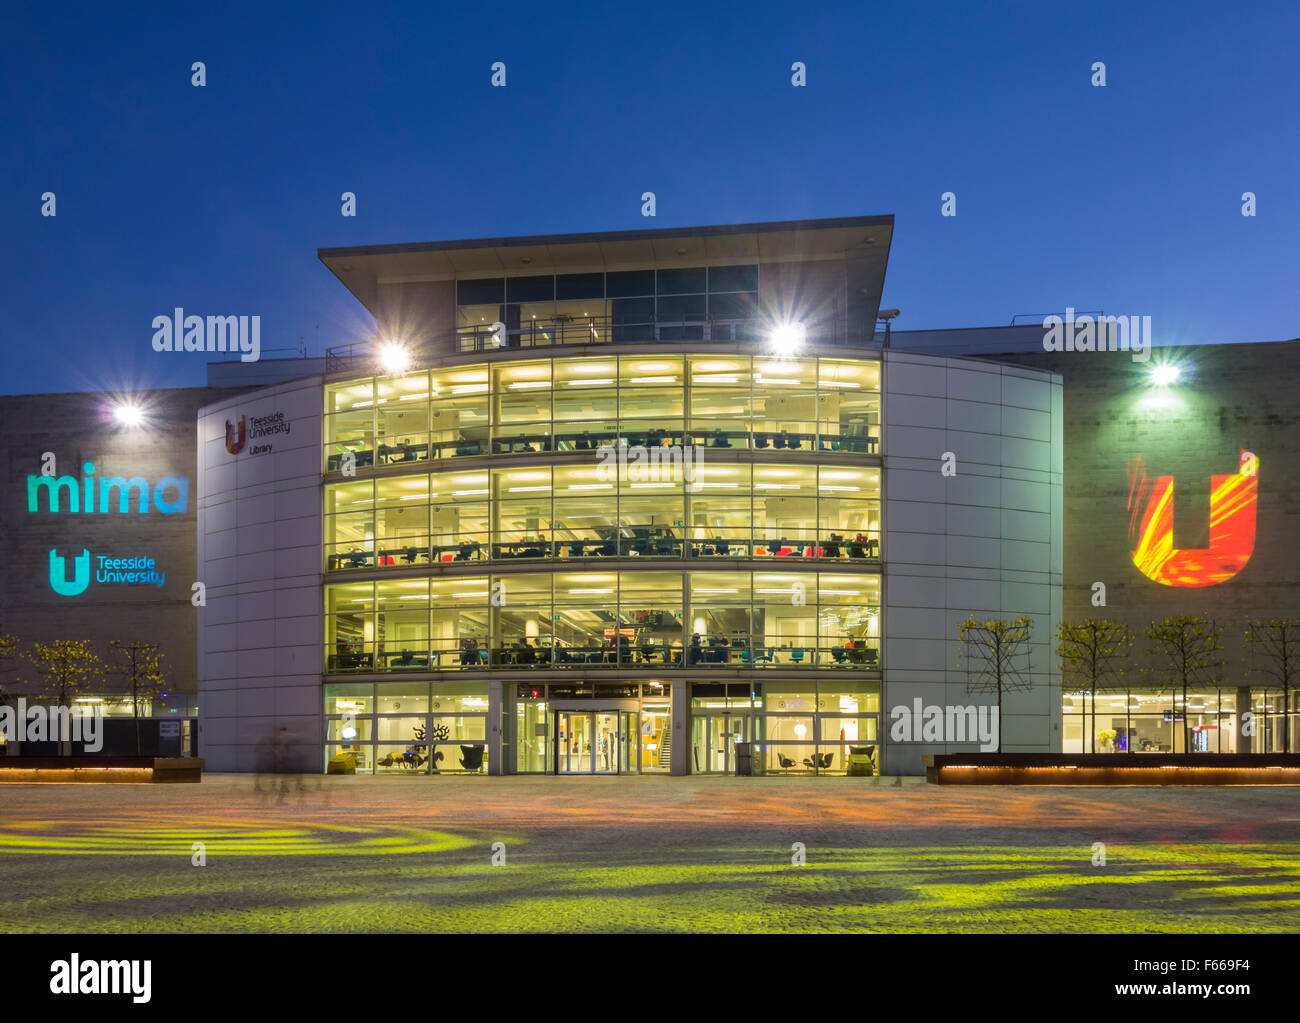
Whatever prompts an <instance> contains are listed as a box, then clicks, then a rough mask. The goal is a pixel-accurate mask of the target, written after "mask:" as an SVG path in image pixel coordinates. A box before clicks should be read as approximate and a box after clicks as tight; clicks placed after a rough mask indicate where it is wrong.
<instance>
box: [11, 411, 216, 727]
mask: <svg viewBox="0 0 1300 1023" xmlns="http://www.w3.org/2000/svg"><path fill="white" fill-rule="evenodd" d="M229 393H230V392H228V391H213V390H208V389H203V388H193V389H189V388H186V389H177V390H165V391H155V392H152V393H150V394H148V395H147V396H144V397H143V398H142V404H143V405H144V407H145V408H146V409H147V422H146V423H145V425H144V426H142V427H141V428H137V429H125V428H122V427H120V426H118V425H117V424H116V423H114V422H113V420H112V418H111V415H110V414H109V408H110V402H111V400H112V396H111V395H108V394H99V393H81V394H38V395H22V396H16V397H5V398H0V436H3V437H4V445H3V447H0V480H2V481H3V490H4V493H3V496H0V556H2V557H3V565H4V571H3V577H2V579H3V582H2V583H0V632H6V633H12V634H15V635H16V636H17V637H18V638H19V640H20V641H22V643H23V644H24V645H25V644H28V643H30V642H32V641H33V640H40V641H42V642H49V641H51V640H55V639H81V640H87V641H89V642H90V643H92V644H93V645H94V646H95V648H96V649H97V650H98V651H99V653H100V654H101V656H107V655H108V643H109V641H110V640H115V639H116V640H121V641H122V642H125V643H130V642H132V641H136V640H138V641H140V642H142V643H156V644H158V645H159V647H160V649H161V650H162V653H163V659H164V660H163V663H164V667H165V668H166V669H167V670H168V673H169V679H170V681H171V684H172V691H174V692H175V693H179V694H184V695H186V696H188V697H189V698H190V702H191V703H192V701H193V696H194V693H195V676H194V656H193V651H194V642H195V634H196V623H195V619H196V614H195V609H194V607H193V606H192V605H191V604H190V592H191V590H190V587H191V585H192V584H193V582H194V581H195V580H196V579H197V578H198V576H197V574H196V545H195V511H196V507H197V493H196V490H197V485H198V478H197V472H196V469H195V457H194V446H193V441H192V438H193V436H194V434H193V430H194V417H195V415H196V413H197V411H198V409H199V407H200V406H201V405H202V404H204V403H205V402H209V401H212V400H213V399H214V398H218V397H221V396H222V395H224V394H229ZM45 452H51V453H53V455H54V459H55V465H54V468H55V474H56V475H58V476H71V477H73V478H75V479H76V480H77V481H78V483H79V485H80V487H79V509H80V508H84V501H85V496H84V495H85V488H84V476H83V471H82V467H83V465H84V464H85V463H87V462H90V463H92V464H93V465H94V466H95V470H94V480H95V486H94V492H95V498H96V508H97V510H96V511H95V512H91V513H87V512H85V511H84V510H79V511H78V512H76V513H73V512H70V511H69V510H67V509H68V503H67V498H66V491H65V492H64V493H63V494H61V495H60V502H61V503H60V507H61V508H62V509H63V510H61V511H59V512H57V513H51V512H50V511H49V510H48V504H47V497H46V495H45V494H44V493H41V494H40V500H39V504H38V510H37V511H35V512H30V511H28V503H27V477H28V476H29V475H39V474H40V473H41V468H42V463H43V459H42V456H43V454H44V453H45ZM109 476H123V477H126V478H130V477H132V476H143V477H144V478H145V479H147V480H148V481H149V483H150V485H151V489H150V499H149V505H148V508H149V510H148V512H147V513H145V514H139V513H138V511H137V509H138V503H137V495H138V490H135V491H133V492H132V498H131V502H130V505H129V507H130V508H131V511H130V512H128V513H127V514H122V513H121V512H120V511H119V510H117V509H118V505H117V503H116V502H117V493H116V491H114V492H113V500H114V504H113V508H114V510H113V511H111V512H104V511H103V510H102V509H100V508H99V505H100V503H101V498H102V491H101V487H100V484H101V483H102V481H103V479H104V478H105V477H109ZM163 476H176V477H181V478H185V479H188V480H189V494H188V508H187V510H186V511H184V512H181V511H177V512H174V513H172V514H162V513H160V512H159V511H158V510H157V508H156V507H155V506H154V504H153V493H152V487H153V485H155V484H157V482H158V481H159V480H160V479H161V478H162V477H163ZM176 496H177V494H176V491H174V490H169V491H168V497H169V499H174V498H175V497H176ZM52 549H53V550H55V551H56V552H57V553H58V555H59V556H60V557H62V558H64V559H65V560H66V568H67V570H68V572H69V573H71V572H72V570H73V567H74V562H73V559H74V558H76V557H77V556H79V555H80V554H81V552H82V551H83V550H86V551H89V552H90V554H91V565H92V569H93V568H94V567H96V566H97V565H98V562H97V561H96V559H97V558H98V557H99V556H101V555H102V556H105V557H114V558H129V557H141V556H142V557H149V558H153V559H154V561H155V562H156V565H157V569H158V570H159V571H160V572H161V573H162V574H163V577H164V578H163V585H162V586H161V587H159V586H155V585H152V584H121V583H118V584H100V583H98V582H96V581H95V580H94V577H93V575H92V578H91V582H90V584H89V585H88V587H87V588H86V590H85V591H84V592H83V593H80V594H77V595H74V596H61V595H59V594H58V593H56V592H55V591H54V589H53V587H52V586H51V585H50V572H49V567H50V562H49V552H50V550H52ZM20 667H24V666H21V665H20V664H18V663H8V664H3V665H0V687H3V688H4V689H6V690H7V691H8V692H10V693H18V694H23V693H27V692H30V690H29V689H28V688H27V687H25V686H22V685H19V684H18V676H19V675H24V676H25V677H30V671H26V672H21V671H19V668H20ZM121 686H122V683H121V681H120V680H119V679H116V678H113V677H109V678H107V679H106V680H105V684H104V686H103V687H102V688H103V689H104V690H105V691H114V690H117V689H120V688H121Z"/></svg>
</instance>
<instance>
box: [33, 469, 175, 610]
mask: <svg viewBox="0 0 1300 1023" xmlns="http://www.w3.org/2000/svg"><path fill="white" fill-rule="evenodd" d="M81 471H82V477H81V479H80V480H78V479H77V478H76V477H75V476H55V475H54V474H53V472H52V471H51V472H48V473H43V474H41V475H39V476H28V477H27V511H28V512H29V513H33V514H34V513H37V512H42V511H44V512H48V513H50V514H59V513H61V512H64V511H65V510H66V511H67V512H68V513H71V514H78V515H107V514H118V515H129V514H132V513H134V514H138V515H148V514H149V513H150V501H151V500H152V502H153V508H155V509H157V511H158V513H159V514H161V515H181V514H184V513H185V512H186V511H188V510H189V492H190V481H189V479H188V478H186V477H183V476H163V477H160V478H159V480H158V482H157V484H155V485H152V486H151V485H150V483H149V481H148V480H147V479H145V478H144V477H143V476H131V477H130V478H127V477H123V476H105V477H104V478H103V479H100V480H99V481H98V484H99V485H98V487H97V486H96V480H95V464H94V463H93V462H86V463H84V464H83V465H82V467H81ZM42 493H44V495H45V501H44V505H45V506H44V508H42V507H41V503H42V502H41V495H42ZM69 560H71V561H72V571H71V576H69V571H68V561H69ZM92 576H93V579H94V581H95V582H97V583H101V584H107V585H113V584H124V585H135V586H139V585H153V586H158V587H161V586H163V585H164V584H165V583H166V581H167V575H166V573H165V572H163V571H162V570H161V569H159V567H158V565H157V563H156V562H155V561H154V559H153V558H151V557H148V556H147V555H134V556H131V557H118V556H115V555H109V554H97V555H92V554H91V553H90V551H89V549H87V548H85V547H83V548H82V549H81V553H80V554H78V555H75V556H73V557H72V558H71V559H68V558H66V557H62V556H60V555H59V553H58V550H57V548H51V549H50V552H49V579H50V588H51V589H52V590H54V592H55V593H57V594H58V595H59V596H61V597H75V596H76V595H77V594H79V593H84V592H86V589H87V587H89V586H90V583H91V580H92Z"/></svg>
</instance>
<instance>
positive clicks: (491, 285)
mask: <svg viewBox="0 0 1300 1023" xmlns="http://www.w3.org/2000/svg"><path fill="white" fill-rule="evenodd" d="M505 294H506V282H505V278H503V277H487V278H483V279H481V280H477V281H457V282H456V304H457V305H458V306H464V305H500V304H501V303H502V302H504V301H505Z"/></svg>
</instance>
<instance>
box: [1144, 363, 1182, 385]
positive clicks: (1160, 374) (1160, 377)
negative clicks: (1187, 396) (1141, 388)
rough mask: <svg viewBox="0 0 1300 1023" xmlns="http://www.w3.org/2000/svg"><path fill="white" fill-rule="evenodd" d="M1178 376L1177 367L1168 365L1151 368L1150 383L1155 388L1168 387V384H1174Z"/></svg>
mask: <svg viewBox="0 0 1300 1023" xmlns="http://www.w3.org/2000/svg"><path fill="white" fill-rule="evenodd" d="M1179 376H1180V372H1179V369H1178V367H1177V366H1174V365H1172V364H1170V363H1164V364H1162V365H1156V366H1152V367H1151V382H1152V383H1153V384H1155V385H1156V386H1157V387H1168V386H1169V385H1170V384H1172V383H1176V382H1177V380H1178V377H1179Z"/></svg>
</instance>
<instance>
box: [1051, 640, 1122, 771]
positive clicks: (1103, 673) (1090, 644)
mask: <svg viewBox="0 0 1300 1023" xmlns="http://www.w3.org/2000/svg"><path fill="white" fill-rule="evenodd" d="M1056 638H1057V640H1058V641H1059V644H1060V645H1059V646H1057V648H1056V653H1057V655H1058V656H1059V657H1060V658H1061V687H1062V688H1065V686H1066V684H1067V679H1068V680H1069V681H1070V682H1072V683H1073V684H1075V685H1076V686H1078V687H1080V688H1082V689H1084V690H1085V691H1087V692H1088V694H1089V695H1090V697H1091V699H1090V700H1089V703H1090V704H1091V706H1092V722H1091V725H1090V727H1089V729H1088V737H1089V746H1090V749H1089V752H1090V753H1096V752H1097V694H1098V693H1099V692H1101V691H1102V690H1104V689H1114V688H1120V684H1121V682H1122V681H1123V678H1124V664H1125V662H1126V660H1127V658H1128V655H1129V651H1130V650H1131V649H1132V648H1133V633H1132V631H1131V630H1130V629H1129V627H1128V626H1127V625H1125V624H1124V623H1123V622H1115V621H1111V620H1110V619H1109V618H1089V619H1087V620H1086V621H1082V622H1064V621H1063V622H1061V623H1060V624H1058V625H1057V627H1056Z"/></svg>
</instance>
